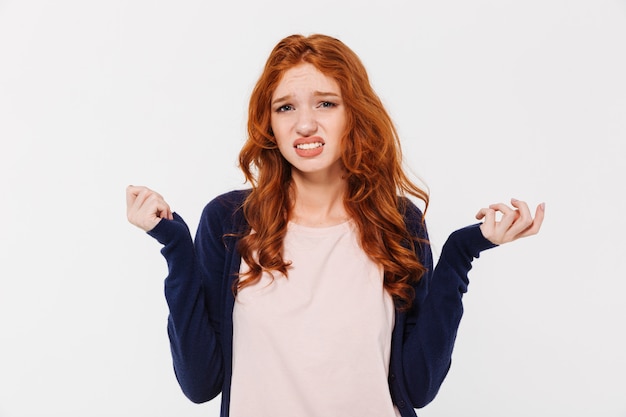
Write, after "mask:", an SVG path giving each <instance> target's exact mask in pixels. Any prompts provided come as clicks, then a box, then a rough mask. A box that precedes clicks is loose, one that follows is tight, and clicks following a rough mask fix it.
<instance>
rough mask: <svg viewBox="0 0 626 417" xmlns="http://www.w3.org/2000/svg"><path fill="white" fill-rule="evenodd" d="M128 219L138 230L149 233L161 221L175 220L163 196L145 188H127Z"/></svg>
mask: <svg viewBox="0 0 626 417" xmlns="http://www.w3.org/2000/svg"><path fill="white" fill-rule="evenodd" d="M126 217H128V221H129V222H131V223H132V224H134V225H135V226H137V227H138V228H140V229H142V230H144V231H146V232H149V231H150V230H152V229H154V227H155V226H156V225H157V224H158V223H159V222H160V221H161V219H168V220H173V219H174V216H173V215H172V210H171V209H170V206H169V205H168V204H167V203H166V202H165V200H164V199H163V196H161V194H159V193H157V192H155V191H153V190H151V189H149V188H148V187H143V186H134V185H129V186H128V187H126Z"/></svg>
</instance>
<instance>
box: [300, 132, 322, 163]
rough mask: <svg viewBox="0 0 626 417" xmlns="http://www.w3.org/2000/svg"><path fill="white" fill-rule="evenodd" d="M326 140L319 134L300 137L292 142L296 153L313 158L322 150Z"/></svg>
mask: <svg viewBox="0 0 626 417" xmlns="http://www.w3.org/2000/svg"><path fill="white" fill-rule="evenodd" d="M325 144H326V142H325V141H324V139H322V138H321V137H319V136H309V137H301V138H298V139H296V140H295V141H294V142H293V148H294V149H295V151H296V154H297V155H299V156H301V157H303V158H314V157H316V156H319V155H321V154H322V152H324V145H325Z"/></svg>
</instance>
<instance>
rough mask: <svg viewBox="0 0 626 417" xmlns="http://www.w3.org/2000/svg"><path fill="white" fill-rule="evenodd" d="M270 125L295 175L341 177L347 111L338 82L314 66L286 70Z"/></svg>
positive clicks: (274, 101) (274, 97) (327, 177)
mask: <svg viewBox="0 0 626 417" xmlns="http://www.w3.org/2000/svg"><path fill="white" fill-rule="evenodd" d="M271 106H272V107H271V112H272V116H271V125H272V130H273V132H274V137H275V138H276V142H277V144H278V148H279V150H280V153H281V154H282V155H283V157H284V158H285V159H286V160H287V161H288V162H289V163H290V164H291V166H292V176H293V177H294V178H295V179H297V177H303V176H304V177H309V178H313V177H317V178H321V179H323V178H326V179H329V180H333V179H338V178H341V172H342V168H341V162H340V157H341V147H340V145H341V144H340V141H341V137H342V136H343V134H344V132H345V128H346V109H345V107H344V104H343V101H342V97H341V89H340V87H339V85H338V84H337V82H336V81H335V80H334V79H333V78H330V77H327V76H326V75H324V74H323V73H321V72H320V71H319V70H317V69H316V68H315V67H314V66H313V65H311V64H307V63H305V64H300V65H298V66H295V67H293V68H291V69H289V70H287V71H286V72H285V73H284V74H283V77H282V79H281V81H280V82H279V84H278V86H277V87H276V91H274V94H273V96H272V104H271Z"/></svg>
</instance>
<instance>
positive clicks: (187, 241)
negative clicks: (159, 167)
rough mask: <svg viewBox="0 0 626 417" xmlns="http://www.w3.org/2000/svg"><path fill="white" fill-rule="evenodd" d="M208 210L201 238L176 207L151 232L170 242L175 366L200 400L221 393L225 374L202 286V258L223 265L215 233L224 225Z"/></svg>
mask: <svg viewBox="0 0 626 417" xmlns="http://www.w3.org/2000/svg"><path fill="white" fill-rule="evenodd" d="M206 211H207V209H205V212H206ZM206 214H207V213H204V215H203V218H202V220H201V222H200V225H199V228H198V232H197V235H196V239H195V242H196V243H195V244H194V241H192V238H191V235H190V232H189V229H188V227H187V225H186V224H185V222H184V220H183V219H182V218H181V217H180V216H179V215H178V214H176V213H174V220H165V219H164V220H161V221H160V222H159V223H158V224H157V226H156V227H155V228H154V229H153V230H151V231H150V232H148V233H149V234H150V235H151V236H152V237H154V238H156V239H157V240H158V241H159V242H160V243H161V244H163V245H164V246H163V248H162V249H161V253H162V254H163V256H164V257H165V259H166V261H167V265H168V276H167V278H166V279H165V298H166V301H167V304H168V307H169V316H168V324H167V331H168V336H169V339H170V348H171V353H172V360H173V365H174V371H175V374H176V378H177V380H178V383H179V385H180V387H181V389H182V391H183V393H184V394H185V395H186V396H187V398H189V399H190V400H191V401H193V402H195V403H201V402H205V401H209V400H210V399H212V398H214V397H215V396H217V395H218V394H219V393H220V391H221V389H222V382H223V378H224V370H223V369H224V367H223V359H222V352H221V348H220V344H219V343H218V336H217V334H216V331H215V329H214V327H213V326H212V324H211V321H210V320H209V314H208V308H207V305H206V298H205V296H204V290H203V286H202V280H203V273H205V272H206V265H207V262H206V261H204V262H203V261H202V260H201V259H202V258H203V257H204V256H209V257H210V258H209V259H210V261H211V262H210V263H211V264H215V265H223V262H221V263H220V253H222V254H223V250H221V249H220V245H219V244H218V243H217V241H218V240H219V239H217V238H216V237H215V236H216V234H218V236H219V231H216V230H214V229H213V228H212V227H211V226H210V225H209V224H208V221H207V217H206ZM199 242H203V243H202V244H201V243H199ZM201 252H203V253H201ZM203 266H204V267H203Z"/></svg>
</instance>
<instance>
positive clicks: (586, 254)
mask: <svg viewBox="0 0 626 417" xmlns="http://www.w3.org/2000/svg"><path fill="white" fill-rule="evenodd" d="M292 33H302V34H311V33H325V34H329V35H332V36H336V37H338V38H340V39H342V40H343V41H344V42H345V43H346V44H347V45H348V46H350V47H351V48H352V49H353V50H354V51H355V52H356V53H357V54H359V55H360V57H361V58H362V60H363V62H364V64H365V66H366V67H367V68H368V70H369V74H370V77H371V81H372V83H373V85H374V87H375V89H376V90H377V91H378V93H379V95H380V96H381V98H382V100H383V102H384V103H385V104H386V106H387V107H388V110H389V112H390V113H391V115H392V117H393V119H394V121H395V122H396V124H397V127H398V130H399V132H400V135H401V138H402V141H403V147H404V148H403V149H404V153H405V157H406V161H407V165H409V166H410V167H411V169H412V171H413V172H414V173H415V175H417V176H419V177H421V178H422V179H423V180H424V181H425V182H426V183H427V184H428V186H429V187H430V190H431V198H432V200H431V205H430V208H429V211H428V214H427V222H428V225H429V230H430V234H431V238H432V241H433V246H434V249H435V255H436V256H437V255H438V250H439V249H440V248H441V246H442V245H443V243H444V242H445V239H446V237H447V236H448V234H449V233H450V232H452V231H453V230H455V229H457V228H459V227H462V226H465V225H467V224H470V223H473V222H475V220H474V215H475V213H476V212H477V211H478V209H479V208H481V207H484V206H486V205H488V204H490V203H493V202H498V201H504V202H508V201H509V199H510V198H511V197H515V198H518V199H523V200H526V201H528V202H529V204H531V205H532V206H533V207H534V206H536V205H537V204H539V203H540V202H543V201H545V202H546V213H547V217H546V220H545V223H544V227H543V230H542V231H541V233H540V235H538V236H534V237H532V238H528V239H525V240H522V241H518V242H514V243H512V244H510V245H506V246H503V247H500V248H496V249H494V250H491V251H489V252H485V253H484V254H483V255H482V256H481V258H480V259H479V260H477V261H476V262H475V264H474V265H475V266H474V269H473V270H472V271H471V273H470V280H471V284H470V288H469V293H468V294H467V295H466V297H465V306H466V311H465V317H464V318H463V321H462V323H461V328H460V331H459V337H458V340H457V345H456V349H455V352H454V356H453V365H452V368H451V371H450V373H449V376H448V378H447V379H446V381H445V382H444V384H443V386H442V388H441V391H440V394H439V396H438V397H437V398H436V399H435V400H434V402H433V403H432V404H430V405H428V406H427V407H426V408H424V409H423V410H421V412H420V413H419V415H420V417H443V416H446V417H447V416H461V415H462V416H478V415H480V416H481V417H501V416H508V417H514V416H524V417H527V416H547V415H550V416H568V417H572V416H589V415H593V416H620V417H624V416H626V400H625V399H624V393H625V392H626V377H625V375H626V358H625V355H624V353H625V352H626V341H625V334H624V333H625V330H624V329H625V327H624V320H625V319H626V303H625V302H624V300H623V298H624V294H625V293H626V280H625V278H626V276H625V274H624V271H623V264H622V260H623V259H624V256H625V254H626V245H625V243H624V234H625V233H624V232H625V218H626V216H625V213H626V203H625V198H624V185H623V183H624V178H626V176H625V174H626V172H625V171H626V169H625V168H624V166H625V163H626V149H625V148H626V146H625V141H626V77H625V76H624V74H626V2H624V1H623V0H622V1H617V0H614V1H608V0H569V1H565V0H559V1H557V0H528V1H510V0H505V1H487V0H469V1H468V0H444V1H437V2H422V1H419V2H412V1H406V2H401V1H384V2H383V1H377V2H371V1H366V0H359V1H356V0H353V1H342V2H337V1H329V0H319V1H317V2H307V3H302V4H300V3H297V2H296V3H294V2H268V1H253V0H247V1H243V2H241V1H239V2H238V1H232V2H219V3H216V2H209V1H197V0H186V1H178V2H171V1H160V0H157V1H155V0H150V1H147V0H108V1H79V0H73V1H72V0H59V1H43V0H33V1H18V0H0V138H1V148H0V217H1V218H2V226H1V228H0V230H1V231H0V239H1V240H0V268H1V272H0V274H1V278H0V282H1V286H0V349H1V350H0V352H1V354H0V416H1V417H25V416H63V417H67V416H93V417H98V416H107V417H108V416H113V415H114V416H129V417H130V416H133V417H136V416H150V417H159V416H172V415H177V416H189V417H191V416H204V417H208V416H217V415H218V414H219V399H216V400H214V401H212V402H209V403H207V404H202V405H195V404H192V403H191V402H189V401H188V400H187V399H186V398H184V396H183V394H182V393H181V391H180V389H179V388H178V385H177V383H176V380H175V377H174V373H173V371H172V366H171V359H170V353H169V345H168V340H167V335H166V329H165V326H166V318H167V307H166V304H165V300H164V297H163V278H164V277H165V275H166V273H167V269H166V264H165V261H164V260H163V258H162V257H161V255H160V254H159V249H160V246H159V244H158V243H157V242H156V241H154V240H152V239H151V238H150V237H148V236H146V235H145V234H144V233H143V232H141V231H140V230H139V229H137V228H135V227H133V226H131V225H130V224H129V223H128V222H127V221H126V217H125V197H124V191H125V187H126V185H128V184H144V185H148V186H150V187H152V188H154V189H156V190H158V191H159V192H161V193H162V194H163V195H164V196H165V197H166V198H167V200H168V201H169V202H170V204H171V205H172V207H173V208H174V209H175V210H176V211H177V212H179V213H180V214H181V215H183V217H184V218H185V219H186V220H187V222H188V223H189V225H190V226H191V228H192V230H195V227H196V225H197V221H198V218H199V215H200V212H201V210H202V208H203V206H204V205H205V204H206V203H207V202H208V201H209V200H210V199H212V198H213V197H215V196H216V195H217V194H219V193H221V192H224V191H227V190H230V189H233V188H242V187H244V186H245V185H244V184H243V177H242V175H241V174H240V172H239V170H238V168H237V155H238V151H239V148H240V146H241V145H242V143H243V141H244V139H245V120H246V111H247V100H248V96H249V94H250V92H251V89H252V86H253V85H254V83H255V81H256V79H257V77H258V76H259V74H260V71H261V69H262V66H263V64H264V61H265V59H266V57H267V55H268V54H269V52H270V50H271V49H272V48H273V46H274V45H275V44H276V43H277V42H278V41H279V40H280V39H281V38H282V37H284V36H287V35H289V34H292ZM364 395H367V394H366V393H364Z"/></svg>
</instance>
